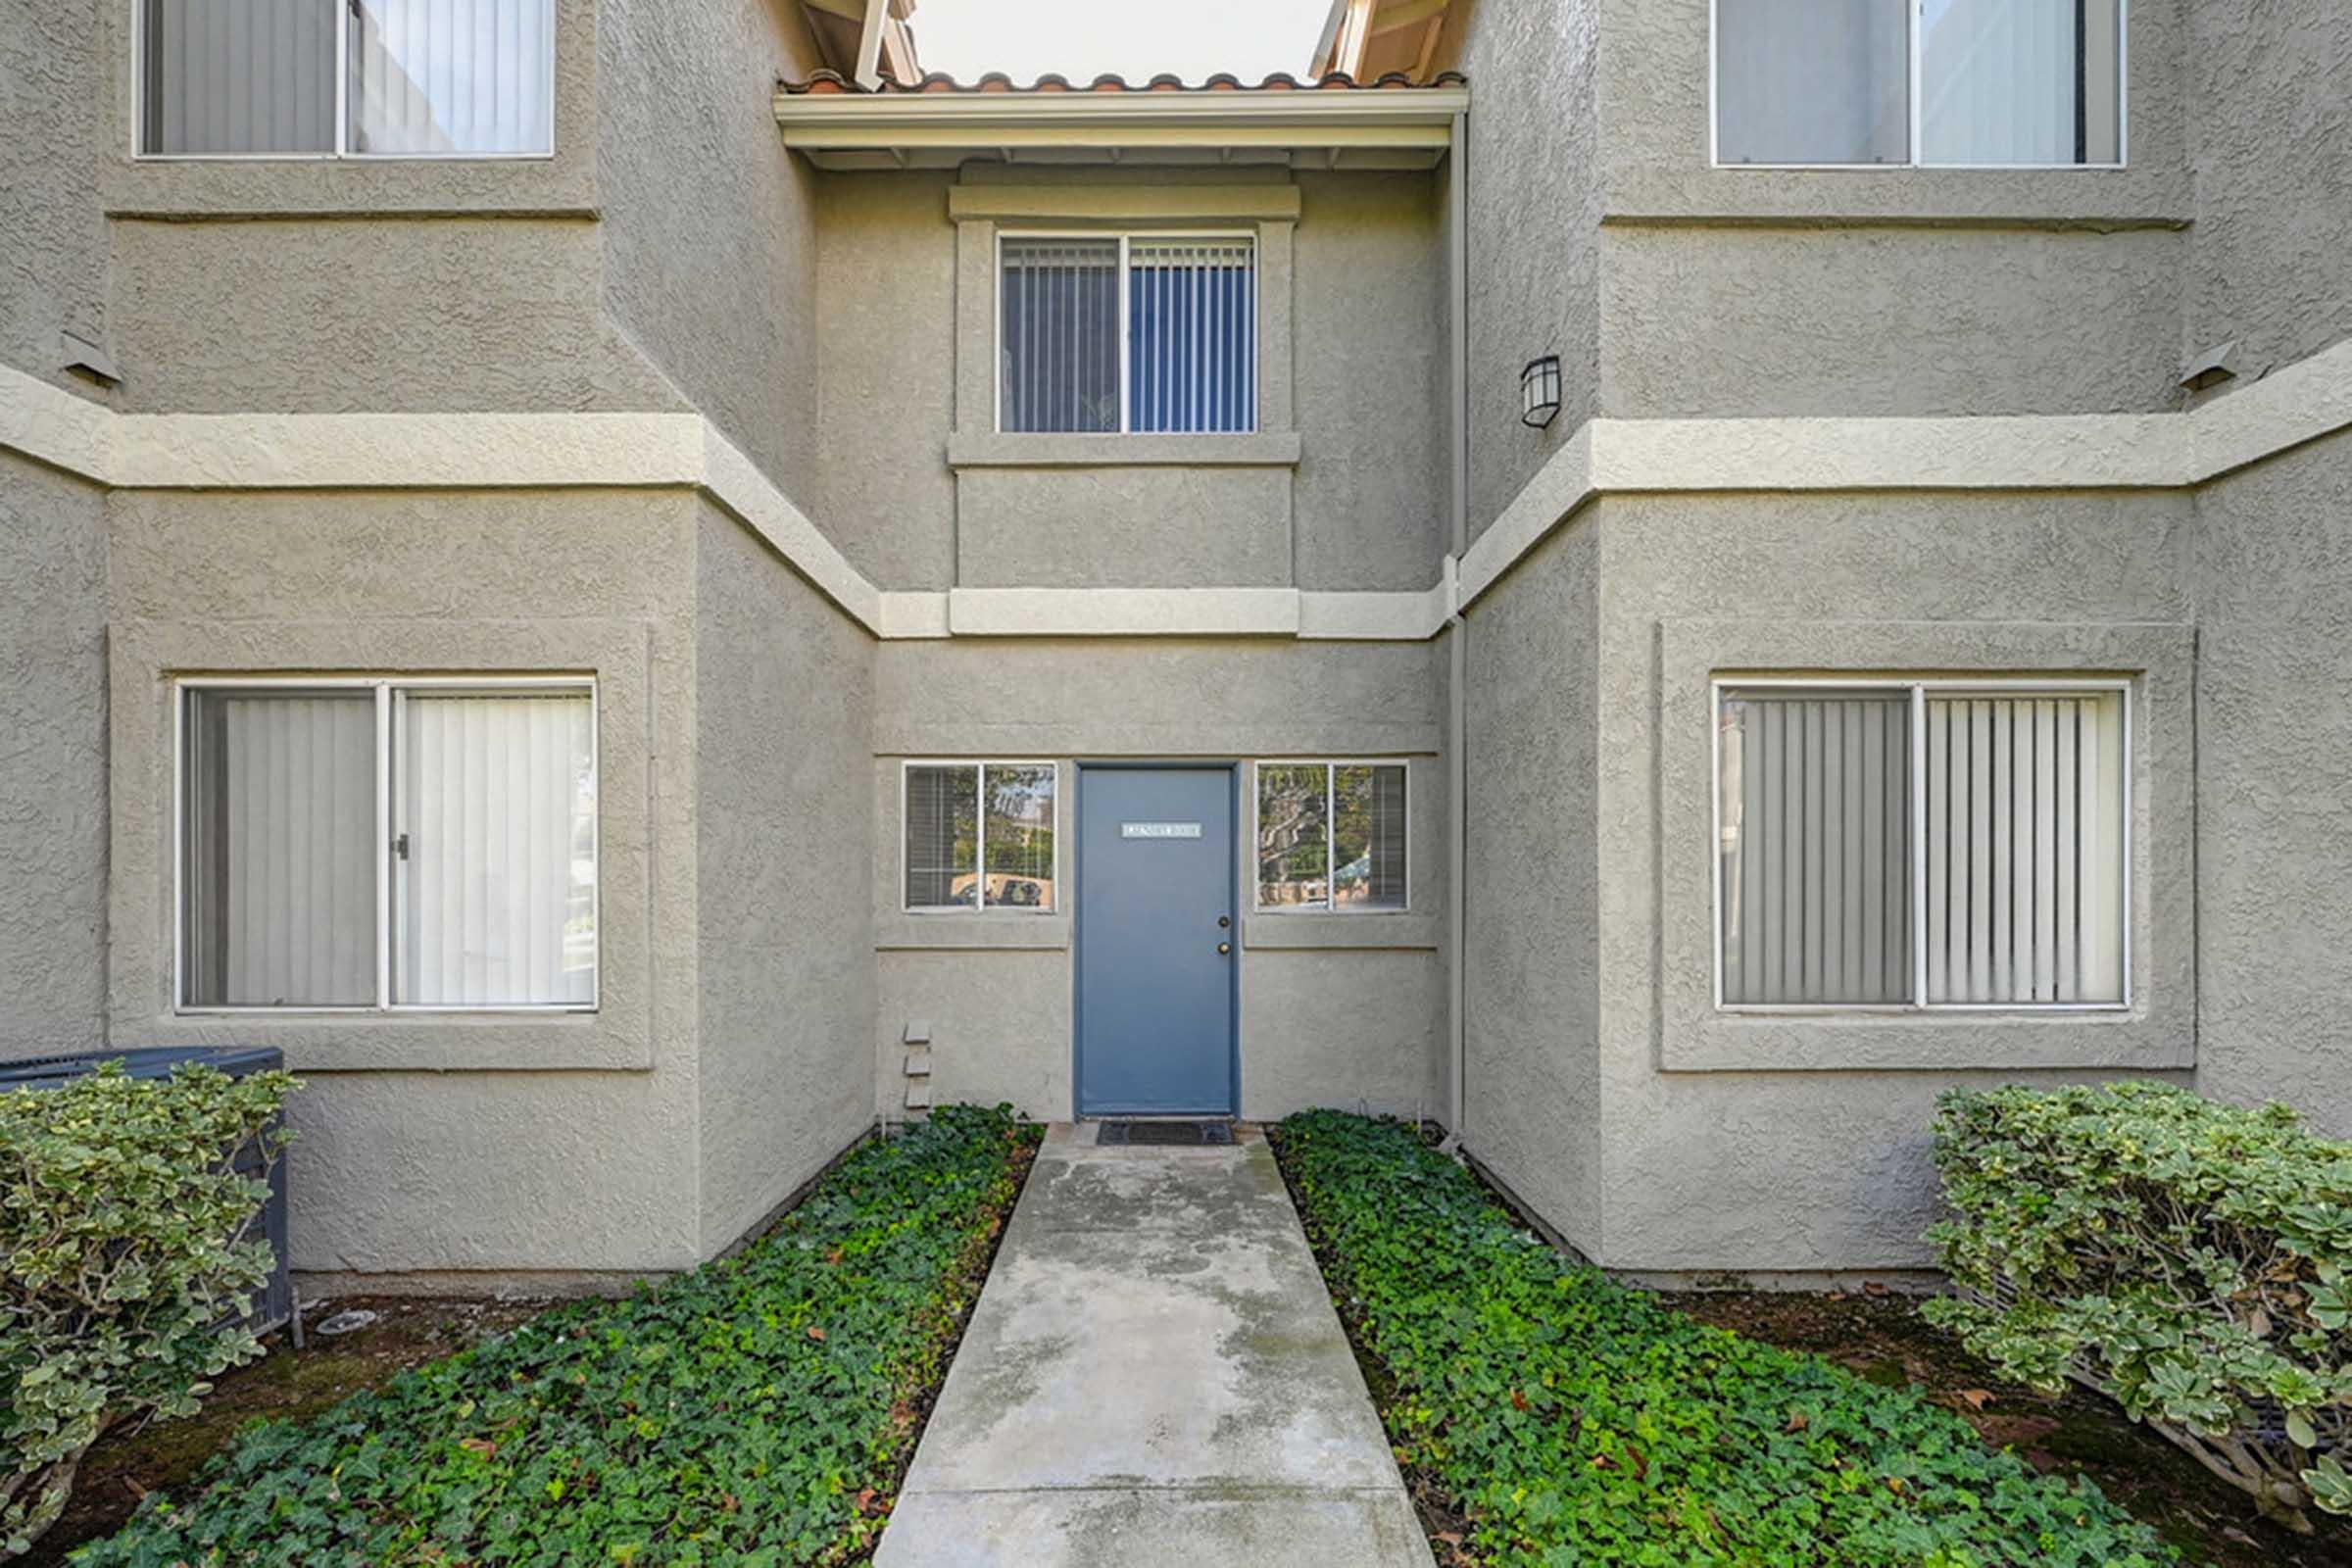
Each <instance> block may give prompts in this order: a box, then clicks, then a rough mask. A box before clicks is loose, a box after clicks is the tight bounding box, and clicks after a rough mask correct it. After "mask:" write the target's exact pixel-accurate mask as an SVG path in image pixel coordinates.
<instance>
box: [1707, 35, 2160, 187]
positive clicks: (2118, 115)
mask: <svg viewBox="0 0 2352 1568" xmlns="http://www.w3.org/2000/svg"><path fill="white" fill-rule="evenodd" d="M1899 3H1900V4H1901V5H1902V6H1903V21H1904V26H1905V29H1906V31H1907V33H1908V35H1909V41H1908V43H1907V45H1906V49H1905V52H1906V54H1907V56H1908V58H1909V63H1910V72H1911V80H1910V105H1909V111H1910V112H1909V116H1908V126H1907V129H1906V131H1905V143H1904V149H1903V150H1904V157H1903V160H1902V162H1900V163H1887V164H1778V163H1749V162H1736V163H1726V162H1724V158H1723V145H1722V126H1723V122H1722V104H1721V100H1720V93H1721V76H1722V71H1723V57H1722V54H1721V51H1720V46H1719V38H1718V26H1717V21H1716V12H1717V9H1718V7H1719V6H1720V4H1721V0H1707V167H1708V168H1710V169H1755V170H1767V171H1769V170H1781V171H1784V172H1787V171H1798V172H1817V173H1818V172H1835V173H1876V172H1886V171H1888V170H1911V171H1921V170H1962V171H1976V172H2011V173H2014V172H2019V171H2025V172H2038V173H2053V172H2093V173H2095V172H2101V171H2105V172H2109V173H2113V172H2117V171H2120V170H2125V169H2129V168H2130V167H2131V0H2115V5H2116V16H2115V162H2113V163H2110V164H1931V163H1927V162H1924V161H1922V159H1921V158H1920V156H1919V143H1920V128H1921V127H1920V110H1921V102H1920V81H1921V77H1920V56H1921V50H1922V47H1923V39H1922V36H1921V34H1922V29H1921V27H1920V25H1919V23H1920V8H1921V5H1922V3H1923V0H1899Z"/></svg>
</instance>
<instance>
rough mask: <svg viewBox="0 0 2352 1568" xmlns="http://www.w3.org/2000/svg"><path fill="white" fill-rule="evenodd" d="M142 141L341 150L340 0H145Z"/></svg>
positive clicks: (183, 147) (162, 146)
mask: <svg viewBox="0 0 2352 1568" xmlns="http://www.w3.org/2000/svg"><path fill="white" fill-rule="evenodd" d="M141 13H142V17H141V29H140V39H139V46H140V51H141V61H140V98H141V102H140V106H139V123H140V146H141V148H142V150H144V151H146V152H150V153H176V154H204V153H220V154H234V153H331V152H333V151H334V150H335V28H336V25H337V19H338V17H339V16H340V12H339V10H338V7H337V4H336V0H144V3H143V5H142V6H141Z"/></svg>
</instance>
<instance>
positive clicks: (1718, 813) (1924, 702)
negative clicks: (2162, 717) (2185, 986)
mask: <svg viewBox="0 0 2352 1568" xmlns="http://www.w3.org/2000/svg"><path fill="white" fill-rule="evenodd" d="M2132 685H2133V682H2132V681H2131V679H2130V678H2128V677H2125V676H2071V675H2056V676H2051V677H2050V678H2048V679H2036V678H2034V677H2032V676H2024V675H2003V676H1991V677H1982V676H1977V677H1972V676H1965V675H1953V676H1934V677H1913V676H1901V675H1717V676H1714V677H1713V678H1712V680H1711V681H1710V683H1709V689H1708V695H1707V714H1708V718H1709V724H1708V731H1709V733H1708V738H1707V821H1708V826H1709V829H1710V832H1709V838H1708V844H1707V853H1708V857H1709V862H1710V863H1709V867H1708V872H1707V907H1708V919H1709V922H1710V924H1711V926H1712V928H1713V932H1714V936H1713V945H1714V976H1713V987H1714V1004H1715V1010H1716V1011H1717V1012H1718V1013H1725V1014H1731V1015H1733V1016H1741V1017H1744V1016H1749V1015H1757V1016H1775V1015H1782V1016H1785V1015H1788V1014H1791V1013H1796V1014H1803V1013H1823V1012H1835V1013H1855V1014H1866V1015H1875V1016H1880V1017H1887V1016H1893V1017H1907V1016H1914V1015H1920V1014H1945V1013H2010V1014H2024V1015H2027V1016H2033V1017H2038V1016H2041V1015H2043V1014H2046V1013H2093V1014H2096V1013H2106V1014H2115V1013H2128V1012H2130V1011H2131V1006H2132V999H2131V950H2132V929H2131V928H2132V924H2133V921H2132V904H2131V859H2132V855H2133V853H2134V851H2135V849H2136V843H2135V840H2134V836H2133V834H2132V830H2131V803H2132V798H2133V794H2134V789H2133V782H2132V775H2133V774H2134V773H2135V772H2136V771H2137V769H2136V767H2135V766H2134V765H2133V762H2132V749H2131V746H2132V742H2131V735H2132V711H2131V710H2132V700H2131V699H2132V690H2131V688H2132ZM1727 690H1729V691H1760V690H1775V691H1804V690H1817V691H1907V692H1909V693H1910V699H1911V700H1910V705H1909V707H1910V712H1909V717H1908V720H1907V729H1906V737H1907V740H1908V743H1909V748H1910V757H1911V788H1910V792H1909V794H1910V801H1909V812H1908V817H1907V820H1906V822H1905V834H1906V837H1907V838H1908V840H1909V848H1910V861H1911V866H1910V884H1911V899H1910V905H1911V907H1910V909H1909V910H1908V928H1907V929H1908V935H1909V939H1910V943H1911V998H1910V1000H1909V1001H1907V1002H1740V1003H1727V1002H1725V1001H1724V998H1723V698H1724V693H1725V692H1726V691H1727ZM2044 692H2046V693H2050V694H2052V695H2060V694H2069V693H2082V692H2113V693H2115V694H2116V695H2117V697H2118V699H2119V701H2120V702H2121V703H2122V705H2123V712H2122V715H2121V722H2122V731H2123V733H2122V738H2121V742H2120V744H2121V749H2122V754H2123V777H2122V779H2121V781H2120V782H2121V785H2122V791H2123V794H2122V799H2121V800H2120V801H2119V802H2118V803H2117V810H2118V811H2119V812H2120V822H2119V829H2120V835H2121V843H2120V845H2119V846H2118V853H2119V856H2120V858H2121V862H2122V878H2121V887H2120V889H2119V891H2118V894H2117V898H2118V902H2119V903H2120V905H2121V906H2122V907H2121V908H2120V909H2119V910H2118V911H2117V919H2116V925H2117V930H2118V933H2119V934H2120V936H2121V937H2122V943H2123V949H2122V954H2121V956H2120V957H2121V963H2122V975H2123V988H2122V992H2121V994H2120V997H2119V1000H2117V1001H2114V1002H1929V1001H1928V1000H1926V999H1927V995H1928V941H1927V931H1928V835H1927V834H1926V832H1925V831H1923V828H1924V825H1925V822H1926V820H1927V809H1928V769H1927V755H1928V726H1927V709H1928V698H1929V696H1930V695H1931V694H1934V695H1936V696H1951V695H1960V696H1966V695H1968V694H1970V693H1983V694H1985V695H1987V696H2001V697H2019V696H2032V695H2035V694H2039V693H2044Z"/></svg>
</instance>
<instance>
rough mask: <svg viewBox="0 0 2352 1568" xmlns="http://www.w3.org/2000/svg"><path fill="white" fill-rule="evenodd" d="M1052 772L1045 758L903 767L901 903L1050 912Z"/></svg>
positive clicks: (932, 907)
mask: <svg viewBox="0 0 2352 1568" xmlns="http://www.w3.org/2000/svg"><path fill="white" fill-rule="evenodd" d="M1054 774H1055V768H1054V764H1053V763H1052V762H923V763H909V764H907V769H906V778H905V790H906V794H905V799H904V801H903V803H902V805H903V812H902V814H903V817H904V820H903V821H902V823H901V824H900V825H901V828H902V835H903V844H904V847H905V884H906V899H907V908H909V909H974V908H991V909H1022V910H1029V911H1034V912H1037V913H1041V914H1042V913H1047V912H1050V911H1051V910H1052V909H1053V908H1054Z"/></svg>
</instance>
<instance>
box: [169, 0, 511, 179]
mask: <svg viewBox="0 0 2352 1568" xmlns="http://www.w3.org/2000/svg"><path fill="white" fill-rule="evenodd" d="M554 105H555V15H554V0H140V3H139V151H140V152H141V153H142V154H144V155H146V156H150V157H198V158H229V157H280V158H306V157H307V158H331V157H394V158H453V157H454V158H466V157H470V158H487V157H528V156H545V155H546V154H548V153H549V152H551V151H552V150H553V149H554V146H555V112H554Z"/></svg>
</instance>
